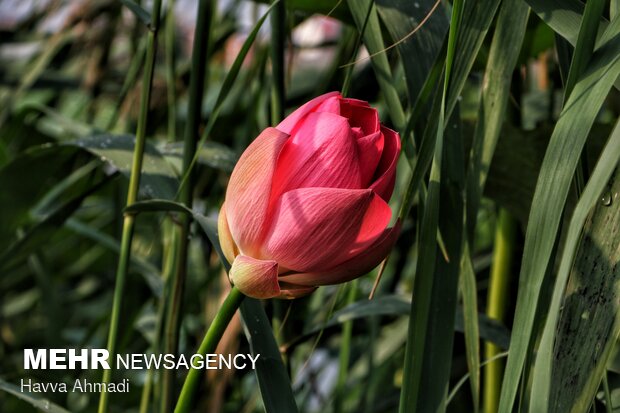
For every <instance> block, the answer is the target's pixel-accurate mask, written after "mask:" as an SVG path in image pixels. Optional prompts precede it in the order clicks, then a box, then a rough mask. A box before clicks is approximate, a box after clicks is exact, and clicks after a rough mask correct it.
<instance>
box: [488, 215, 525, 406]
mask: <svg viewBox="0 0 620 413" xmlns="http://www.w3.org/2000/svg"><path fill="white" fill-rule="evenodd" d="M516 231H517V222H516V220H515V218H513V217H512V216H511V215H510V213H509V212H508V211H506V210H505V209H503V208H502V209H501V210H500V211H499V217H498V220H497V228H496V230H495V247H494V249H493V265H492V267H491V278H490V281H489V293H488V300H487V315H488V316H489V318H492V319H494V320H499V321H503V319H504V318H505V315H506V310H507V309H508V299H509V297H508V292H509V291H510V278H511V277H510V274H511V267H512V260H513V258H514V257H513V256H514V248H515V235H516ZM500 353H501V349H500V348H499V347H497V346H496V345H495V344H493V343H491V342H487V343H486V344H485V359H486V360H491V359H493V358H494V357H496V356H497V355H498V354H500ZM503 366H504V362H503V360H499V359H498V360H495V361H493V362H491V363H488V364H487V365H486V366H485V367H484V411H485V413H495V412H497V409H498V407H499V395H500V389H501V383H502V376H503Z"/></svg>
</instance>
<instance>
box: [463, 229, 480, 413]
mask: <svg viewBox="0 0 620 413" xmlns="http://www.w3.org/2000/svg"><path fill="white" fill-rule="evenodd" d="M459 288H460V290H461V297H462V299H463V316H464V327H465V330H464V331H465V354H466V356H467V368H468V370H469V382H470V383H471V386H470V387H471V394H472V399H473V404H474V412H477V411H478V410H479V407H480V326H479V325H478V288H477V283H476V273H475V272H474V268H473V264H472V261H471V257H470V251H469V244H468V242H467V241H466V240H463V253H462V256H461V262H460V276H459Z"/></svg>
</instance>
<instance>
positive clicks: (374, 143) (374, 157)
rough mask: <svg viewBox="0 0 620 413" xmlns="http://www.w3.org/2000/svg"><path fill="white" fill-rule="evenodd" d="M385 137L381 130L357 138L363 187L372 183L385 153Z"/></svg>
mask: <svg viewBox="0 0 620 413" xmlns="http://www.w3.org/2000/svg"><path fill="white" fill-rule="evenodd" d="M383 141H384V138H383V134H382V133H381V132H376V133H373V134H371V135H367V136H364V137H362V138H359V139H358V140H357V149H358V152H359V158H360V167H361V168H360V169H361V172H362V187H367V186H369V185H370V183H371V180H372V178H373V177H374V175H375V172H376V170H377V165H379V161H380V160H381V155H382V154H383V145H384V142H383Z"/></svg>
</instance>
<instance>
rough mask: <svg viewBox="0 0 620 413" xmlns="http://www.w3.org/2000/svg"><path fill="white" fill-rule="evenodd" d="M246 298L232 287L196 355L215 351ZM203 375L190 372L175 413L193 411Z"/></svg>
mask: <svg viewBox="0 0 620 413" xmlns="http://www.w3.org/2000/svg"><path fill="white" fill-rule="evenodd" d="M244 298H245V296H244V295H243V294H242V293H241V291H239V290H238V289H237V287H232V289H231V290H230V292H229V293H228V297H226V300H224V302H223V303H222V306H221V307H220V309H219V311H218V312H217V314H216V316H215V318H214V319H213V322H212V323H211V326H209V329H208V330H207V333H206V334H205V337H204V338H203V339H202V343H201V344H200V347H199V348H198V351H197V352H196V354H203V355H204V354H209V353H213V352H214V351H215V349H216V347H217V344H218V343H219V342H220V339H221V338H222V334H224V331H225V330H226V327H228V323H230V320H231V319H232V317H233V315H235V313H236V312H237V309H238V308H239V306H240V305H241V302H242V301H243V299H244ZM202 375H203V371H202V370H199V369H194V368H192V369H191V370H190V371H189V373H188V374H187V378H186V379H185V383H184V384H183V389H182V390H181V395H180V396H179V400H178V401H177V406H176V408H175V409H174V412H175V413H187V412H189V411H190V410H191V407H192V401H193V399H194V395H195V394H196V391H197V390H198V386H199V384H200V378H201V377H202Z"/></svg>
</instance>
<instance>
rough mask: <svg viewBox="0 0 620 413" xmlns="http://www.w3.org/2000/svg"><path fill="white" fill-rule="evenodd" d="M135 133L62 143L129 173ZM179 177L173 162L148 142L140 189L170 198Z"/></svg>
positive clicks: (149, 195)
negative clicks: (170, 162)
mask: <svg viewBox="0 0 620 413" xmlns="http://www.w3.org/2000/svg"><path fill="white" fill-rule="evenodd" d="M134 142H135V137H134V136H131V135H110V134H101V135H93V136H88V137H85V138H80V139H77V140H74V141H66V142H63V143H62V145H67V146H73V147H78V148H81V149H83V150H85V151H88V152H90V153H91V154H93V155H95V156H96V157H98V158H99V159H100V160H101V161H103V162H106V163H108V164H110V165H111V166H113V167H114V168H116V169H118V170H119V171H120V172H121V173H122V174H123V175H125V176H127V177H129V173H130V171H131V163H132V161H133V148H134ZM177 188H178V180H177V176H176V173H175V171H174V169H173V168H172V166H171V165H170V164H169V163H168V162H167V161H166V159H165V158H164V157H163V156H162V154H161V153H160V152H159V151H158V150H157V149H156V148H155V146H153V145H152V144H150V143H149V142H147V143H146V147H145V150H144V160H143V166H142V177H141V179H140V193H141V194H142V195H143V196H145V197H148V198H163V199H173V198H174V196H175V194H176V191H177Z"/></svg>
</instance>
